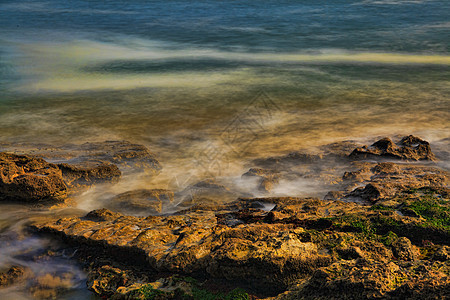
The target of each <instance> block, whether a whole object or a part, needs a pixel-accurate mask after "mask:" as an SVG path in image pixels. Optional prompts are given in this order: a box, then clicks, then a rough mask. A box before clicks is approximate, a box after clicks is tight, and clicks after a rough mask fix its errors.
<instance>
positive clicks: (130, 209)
mask: <svg viewBox="0 0 450 300" xmlns="http://www.w3.org/2000/svg"><path fill="white" fill-rule="evenodd" d="M173 198H174V194H173V192H172V191H169V190H163V189H141V190H134V191H129V192H125V193H122V194H119V195H117V196H115V197H113V198H112V199H110V200H109V201H108V203H107V204H106V207H108V208H110V209H112V210H116V211H119V212H127V213H131V214H135V215H149V214H153V215H154V214H160V213H161V212H162V211H163V208H164V207H168V206H169V205H170V204H172V202H173Z"/></svg>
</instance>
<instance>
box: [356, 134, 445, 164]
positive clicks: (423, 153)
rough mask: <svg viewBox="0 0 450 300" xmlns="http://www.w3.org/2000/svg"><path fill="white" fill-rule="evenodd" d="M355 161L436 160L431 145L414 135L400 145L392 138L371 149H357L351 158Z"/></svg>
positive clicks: (402, 140)
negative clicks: (385, 159) (377, 159)
mask: <svg viewBox="0 0 450 300" xmlns="http://www.w3.org/2000/svg"><path fill="white" fill-rule="evenodd" d="M349 157H350V158H354V159H367V158H371V159H373V158H380V157H384V158H390V159H407V160H435V159H436V158H435V156H434V154H433V153H432V152H431V148H430V144H429V143H428V142H427V141H424V140H422V139H420V138H418V137H414V136H412V135H410V136H405V137H403V138H402V139H401V140H400V142H399V143H398V145H396V144H395V143H394V142H392V140H391V139H390V138H387V137H386V138H383V139H381V140H379V141H377V142H375V143H374V144H372V145H371V146H370V147H367V146H363V147H360V148H356V149H355V150H353V152H352V153H351V154H350V156H349Z"/></svg>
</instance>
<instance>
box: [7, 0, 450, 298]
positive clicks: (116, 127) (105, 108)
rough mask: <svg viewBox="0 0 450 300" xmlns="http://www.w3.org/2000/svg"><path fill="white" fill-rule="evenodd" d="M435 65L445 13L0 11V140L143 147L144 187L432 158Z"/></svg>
mask: <svg viewBox="0 0 450 300" xmlns="http://www.w3.org/2000/svg"><path fill="white" fill-rule="evenodd" d="M449 52H450V1H448V0H353V1H352V0H345V1H344V0H327V1H317V0H301V1H300V0H296V1H293V0H289V1H286V0H285V1H272V0H261V1H246V0H242V1H231V0H230V1H217V0H215V1H213V0H208V1H206V0H203V1H188V0H185V1H172V0H164V1H143V0H127V1H117V0H109V1H98V0H86V1H82V0H70V1H56V0H47V1H39V0H36V1H18V0H0V132H1V136H0V142H5V143H7V142H10V143H19V142H29V143H47V144H67V143H75V144H76V143H84V142H87V141H104V140H129V141H132V142H137V143H142V144H145V145H146V146H148V147H149V148H150V149H151V150H152V151H153V152H154V153H155V154H156V156H157V157H158V158H159V159H160V160H161V162H162V164H163V166H164V171H163V173H162V174H161V175H160V177H159V178H160V181H156V182H153V183H151V184H153V185H154V186H153V187H155V188H164V187H167V184H168V182H170V181H171V180H172V179H173V178H174V176H178V175H183V174H186V173H187V171H189V172H191V173H194V174H195V175H196V178H201V177H202V176H203V175H202V174H203V173H205V174H211V171H217V169H214V168H215V167H217V166H219V169H220V175H223V176H240V174H242V172H243V171H244V170H245V163H246V162H248V161H249V160H250V159H253V158H257V157H264V156H268V155H280V154H283V153H287V152H289V151H294V150H299V149H310V148H311V147H314V146H318V145H322V144H325V143H331V142H335V141H340V140H346V139H356V140H368V141H373V139H374V138H375V137H379V136H395V135H402V134H415V135H419V136H421V137H423V138H425V139H427V140H429V141H431V142H432V143H433V145H441V147H446V145H447V146H448V138H450V113H449V112H450V99H449V95H450V53H449ZM446 139H447V140H446ZM442 145H444V146H442ZM211 153H213V154H214V161H213V162H211V160H210V155H211ZM441 166H443V167H446V168H448V167H449V164H448V161H444V162H442V164H441ZM205 176H206V175H205ZM122 185H124V186H126V187H127V188H129V187H136V188H138V187H148V186H149V183H148V182H134V183H133V182H129V181H127V182H126V183H124V184H122ZM123 188H125V187H123ZM116 189H118V190H117V192H119V191H121V190H120V186H119V187H118V188H116ZM299 189H303V190H304V191H313V190H316V189H317V186H316V185H312V186H309V185H308V183H305V184H304V185H301V184H300V185H299V186H297V187H296V189H290V188H288V187H286V191H288V192H289V193H294V194H295V193H296V192H298V191H299ZM102 192H103V191H102V190H95V189H94V190H91V191H90V192H88V193H86V194H85V195H84V196H83V199H81V200H82V201H81V202H80V203H88V205H86V206H85V207H82V208H95V203H94V204H93V202H95V199H96V197H100V195H101V193H102ZM92 199H94V201H93V200H92ZM15 211H18V210H15ZM7 215H8V214H6V215H5V216H3V217H1V218H0V221H1V220H3V221H5V222H6V223H8V224H11V223H14V222H16V221H17V220H15V221H11V220H9V219H8V218H9V217H7ZM9 215H10V214H9ZM13 219H14V218H13ZM31 243H32V244H33V245H37V246H33V247H37V248H40V247H42V246H39V245H38V244H39V243H42V241H41V242H34V241H33V242H31ZM5 247H7V249H10V248H8V247H9V246H5ZM8 253H9V252H8ZM77 278H82V276H81V277H80V276H79V277H77ZM80 281H82V279H80V280H79V281H77V284H78V286H79V282H80ZM20 295H22V296H23V297H24V298H26V297H28V296H24V295H23V294H20ZM0 296H1V294H0ZM22 296H21V297H22ZM67 297H69V296H67ZM75 297H76V296H75ZM80 297H81V296H80ZM86 297H87V296H86Z"/></svg>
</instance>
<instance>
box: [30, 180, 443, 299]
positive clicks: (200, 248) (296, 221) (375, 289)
mask: <svg viewBox="0 0 450 300" xmlns="http://www.w3.org/2000/svg"><path fill="white" fill-rule="evenodd" d="M424 191H428V192H427V194H425V195H424V194H423V192H424ZM442 199H446V200H442ZM391 201H393V202H396V203H397V205H394V206H393V207H392V208H390V207H389V206H382V205H379V206H365V205H360V204H357V203H346V202H340V201H321V200H318V199H303V198H293V197H282V198H270V197H269V198H254V199H239V200H237V201H234V202H231V203H229V204H227V205H221V206H217V207H212V208H211V207H210V208H207V207H206V208H201V209H191V210H188V211H186V212H184V213H181V214H177V215H171V216H151V217H147V218H144V217H131V216H125V215H122V214H120V213H114V212H111V211H108V210H105V209H103V210H96V211H93V212H91V213H89V214H88V215H87V216H86V217H84V218H70V217H69V218H60V219H53V220H47V221H43V220H41V221H39V222H37V223H35V224H34V225H33V229H34V230H36V231H38V232H41V233H50V234H54V235H56V236H59V237H63V239H64V240H65V241H67V242H69V243H70V244H72V245H77V247H78V249H79V251H80V253H83V252H84V253H90V255H92V253H96V254H95V257H102V256H104V257H109V258H110V259H111V258H114V259H113V261H120V262H121V263H126V264H127V265H137V266H139V267H140V268H144V269H145V270H147V274H153V275H152V276H153V277H158V276H159V275H158V274H165V273H169V274H180V275H190V276H193V277H196V278H209V279H210V280H217V281H219V282H221V281H225V282H227V283H228V284H237V285H238V286H241V287H245V288H248V289H252V290H254V291H257V292H258V293H263V294H266V295H274V294H277V293H280V292H283V291H284V290H286V289H287V288H288V287H289V286H292V285H295V284H297V283H298V282H305V283H304V284H303V285H304V286H305V290H304V291H307V292H305V295H308V293H310V294H311V295H314V294H313V292H312V287H317V284H319V283H320V285H324V286H326V290H328V292H327V293H332V291H334V289H340V288H342V287H344V286H347V285H348V286H352V285H353V284H356V285H358V286H360V285H361V284H362V283H360V281H359V280H360V279H358V278H357V277H355V276H356V275H358V274H359V275H358V276H362V277H361V278H363V279H361V280H364V281H363V282H365V283H364V284H362V286H361V287H360V288H361V289H363V290H364V291H365V292H364V293H371V294H373V295H388V294H389V293H391V292H395V291H397V287H398V288H400V285H398V286H396V285H392V280H394V281H395V280H396V279H394V277H392V278H390V277H387V278H386V280H387V281H386V282H384V283H383V282H382V283H381V285H380V284H379V283H377V280H384V279H377V276H379V275H380V276H381V275H383V274H384V273H383V272H388V270H389V268H390V267H389V266H394V265H397V266H398V265H402V264H404V263H403V262H405V263H406V262H411V261H412V262H414V263H415V262H418V263H417V264H418V265H417V266H418V267H421V266H426V265H428V264H431V263H432V261H441V260H442V259H443V258H444V259H445V254H440V252H442V253H445V251H444V250H439V249H438V248H436V247H434V246H431V248H430V246H428V244H431V245H439V244H440V245H442V244H444V245H448V243H449V241H450V231H449V229H448V228H449V226H450V223H449V218H448V214H449V203H450V202H449V201H448V191H446V190H433V189H430V188H428V190H425V189H424V190H418V191H417V192H412V193H410V194H408V193H405V194H402V195H397V196H396V197H394V198H393V199H392V200H391ZM269 204H272V205H273V206H272V207H273V208H272V209H270V210H264V209H263V208H264V207H267V206H268V205H269ZM407 209H409V210H413V211H415V212H416V214H417V216H415V217H411V216H406V215H403V214H399V213H397V211H399V210H402V211H403V210H407ZM436 224H438V225H436ZM425 240H427V241H429V242H426V243H425V242H424V241H425ZM424 243H425V244H424ZM424 245H425V246H424ZM439 251H440V252H439ZM433 258H435V259H434V260H433ZM358 259H360V260H361V262H364V263H363V264H361V263H357V264H354V261H355V260H358ZM400 262H401V263H400ZM333 263H337V265H335V266H337V267H332V268H331V269H330V270H334V269H333V268H340V269H339V270H341V269H342V272H341V271H339V272H337V273H336V274H340V275H338V276H337V277H336V276H335V275H333V276H331V275H327V276H328V277H320V276H319V275H318V274H323V272H325V273H327V274H328V273H330V272H331V271H328V269H323V272H322V271H321V272H322V273H320V272H319V271H317V270H322V269H321V268H322V267H326V266H329V265H331V264H333ZM386 266H388V267H389V268H388V269H386ZM436 266H437V265H436ZM439 266H440V267H439V268H440V269H439V270H438V271H437V273H433V272H431V273H429V276H428V275H427V276H425V277H424V278H423V282H428V281H427V280H429V279H430V280H437V281H436V282H437V284H438V285H439V286H438V287H437V288H438V289H442V286H441V285H445V284H447V283H446V282H447V280H448V278H446V277H445V276H444V275H445V274H446V273H445V272H448V267H449V266H448V265H446V264H441V265H439ZM267 270H270V271H267ZM446 270H447V271H446ZM117 272H119V275H120V274H121V273H120V272H121V271H117ZM117 272H116V273H117ZM317 272H319V273H317ZM333 272H334V271H333ZM380 272H381V273H380ZM402 272H403V273H402ZM402 272H401V273H399V275H398V276H403V275H402V274H407V273H404V272H409V271H402ZM442 272H443V273H442ZM345 274H347V275H345ZM436 274H437V275H436ZM443 274H444V275H443ZM119 275H117V276H119ZM311 276H312V277H311ZM317 276H319V277H317ZM364 276H369V277H367V279H364V278H366V277H364ZM395 276H397V275H395ZM435 276H438V277H435ZM119 277H120V276H119ZM119 277H118V278H119ZM327 278H328V279H327ZM336 278H341V281H337V280H336ZM370 278H372V279H370ZM102 280H103V279H102ZM148 280H150V279H148ZM305 280H306V281H305ZM321 280H325V281H321ZM370 280H373V282H372V283H371V281H370ZM421 280H422V279H421ZM100 281H101V280H100ZM108 282H110V281H108ZM114 282H116V281H114ZM139 282H141V281H139ZM352 282H354V283H352ZM133 283H134V281H133V282H123V283H120V284H116V285H114V286H115V288H114V289H115V290H114V289H112V290H111V289H110V290H109V292H108V293H114V294H115V293H119V289H120V290H121V291H124V288H125V289H130V288H131V289H132V285H133ZM366 283H367V284H368V285H367V286H366V285H365V284H366ZM108 284H110V283H105V285H108ZM424 284H426V283H424ZM328 285H329V286H328ZM308 286H310V287H311V289H309V288H307V287H308ZM92 288H93V290H96V289H97V288H96V287H92ZM135 288H136V289H138V287H136V286H135ZM403 288H404V287H403ZM127 291H128V290H127ZM308 291H309V292H308ZM397 292H399V291H397ZM291 293H293V294H292V295H295V293H296V292H295V290H291ZM399 293H400V292H399ZM297 295H298V294H297ZM320 295H321V294H320V293H319V294H317V296H318V297H319V296H320ZM328 295H329V294H328ZM368 295H369V294H368ZM280 297H281V296H280ZM311 297H313V296H311ZM163 299H165V298H163ZM167 299H171V298H167ZM280 299H282V298H280ZM286 299H295V297H293V298H286ZM308 299H309V298H308ZM311 299H312V298H311Z"/></svg>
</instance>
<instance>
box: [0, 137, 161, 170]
mask: <svg viewBox="0 0 450 300" xmlns="http://www.w3.org/2000/svg"><path fill="white" fill-rule="evenodd" d="M0 148H2V151H8V152H11V153H16V154H26V155H30V154H32V155H33V157H40V158H43V159H45V160H47V161H51V162H54V163H59V164H69V165H74V168H78V167H80V166H81V169H83V168H88V169H90V168H93V167H95V166H101V165H111V164H113V165H116V166H117V167H118V168H119V169H120V171H122V172H125V173H130V172H146V173H148V174H149V175H155V174H158V173H159V171H160V170H161V169H162V166H161V164H160V163H159V161H158V160H157V159H156V157H155V155H154V154H153V153H152V152H150V150H149V149H148V148H147V147H145V146H144V145H140V144H134V143H130V142H128V141H105V142H96V143H84V144H82V145H73V144H69V145H62V146H52V145H46V144H32V143H22V144H7V143H0Z"/></svg>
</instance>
